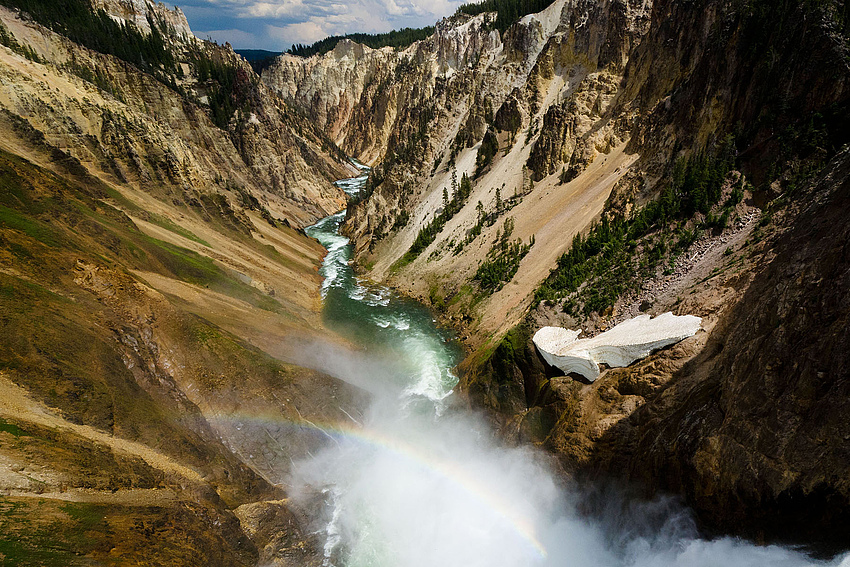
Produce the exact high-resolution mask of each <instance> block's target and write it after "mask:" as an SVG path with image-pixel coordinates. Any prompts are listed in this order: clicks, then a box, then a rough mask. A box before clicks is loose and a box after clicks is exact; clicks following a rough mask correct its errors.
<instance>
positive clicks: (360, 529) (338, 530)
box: [290, 165, 850, 567]
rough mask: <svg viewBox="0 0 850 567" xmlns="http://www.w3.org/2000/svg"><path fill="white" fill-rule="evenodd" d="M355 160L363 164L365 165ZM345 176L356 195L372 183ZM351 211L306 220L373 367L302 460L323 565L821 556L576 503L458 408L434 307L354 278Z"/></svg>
mask: <svg viewBox="0 0 850 567" xmlns="http://www.w3.org/2000/svg"><path fill="white" fill-rule="evenodd" d="M358 166H359V165H358ZM359 167H361V169H362V170H363V174H362V175H361V176H359V177H355V178H352V179H347V180H341V181H339V182H337V184H338V186H340V187H341V188H343V190H345V192H346V193H348V194H349V195H351V196H354V195H356V194H357V193H358V192H359V191H360V190H361V189H362V188H363V186H364V184H365V182H366V180H367V178H368V168H366V167H365V166H359ZM344 218H345V212H344V211H343V212H340V213H337V214H335V215H332V216H330V217H327V218H325V219H323V220H321V221H320V222H318V223H317V224H315V225H314V226H312V227H310V228H308V229H307V233H308V234H309V235H310V236H313V237H315V238H316V239H318V240H319V242H321V243H322V245H324V246H325V248H327V249H328V254H327V256H326V258H325V260H324V263H323V266H322V268H321V274H322V276H323V277H324V282H323V286H322V297H323V300H324V308H323V317H324V319H325V322H326V324H327V325H328V327H330V328H331V329H334V330H336V331H338V332H340V333H341V334H342V335H344V336H346V337H347V338H349V339H350V340H352V342H354V343H355V344H358V345H359V346H360V347H361V348H362V349H364V350H365V351H366V352H367V353H368V355H369V356H370V357H371V358H373V359H374V360H375V361H376V362H375V365H374V366H373V368H374V371H373V372H371V373H370V376H369V377H368V379H369V381H370V382H371V384H370V387H369V388H368V390H369V391H370V392H372V393H373V399H372V402H371V404H370V407H369V409H368V410H367V411H366V412H365V414H363V415H359V414H358V415H356V416H351V421H350V423H348V424H341V425H340V424H335V425H323V426H321V429H322V433H323V434H324V435H326V436H327V437H328V438H329V439H330V441H328V442H327V443H326V445H325V448H324V450H322V451H321V452H319V453H317V454H315V455H313V456H312V458H310V459H308V460H306V461H303V462H301V463H298V464H296V466H295V467H294V471H293V478H292V479H291V482H290V485H291V486H292V487H293V497H294V498H296V499H298V498H299V487H302V488H303V489H304V490H303V493H304V494H307V493H311V494H315V492H316V491H319V492H320V493H321V494H322V495H323V498H324V503H323V506H320V508H321V509H317V510H315V514H314V515H315V522H316V524H315V525H316V534H317V536H318V537H319V538H320V539H321V540H322V541H323V543H324V549H323V558H322V563H323V565H325V566H327V567H454V566H457V567H477V566H481V567H519V566H533V565H552V566H559V567H560V566H587V567H590V566H593V567H599V566H611V567H620V566H673V565H677V566H678V565H681V566H714V565H728V566H732V567H740V566H753V567H755V566H762V565H764V566H786V567H797V566H801V565H832V566H840V567H850V557H848V556H845V557H843V558H836V559H834V560H833V561H831V562H827V563H819V562H816V561H814V560H811V559H809V558H808V557H807V556H805V555H804V554H802V553H799V552H797V551H794V550H790V549H785V548H781V547H776V546H770V547H759V546H755V545H752V544H750V543H748V542H743V541H740V540H737V539H734V538H721V539H716V540H711V541H708V540H704V539H701V538H700V537H699V535H698V533H697V530H696V528H695V526H694V522H693V521H692V518H691V515H690V514H689V512H688V511H687V510H685V509H683V508H682V507H681V506H678V505H676V504H675V503H674V502H673V501H670V500H662V501H656V502H651V503H644V504H635V503H623V502H620V501H616V502H612V506H611V509H612V510H615V512H613V513H612V514H609V515H607V516H606V517H604V518H587V517H585V516H582V515H581V514H579V513H578V512H577V511H576V502H578V501H579V500H580V495H581V491H582V490H583V489H582V488H581V487H574V486H573V487H567V486H566V485H565V483H564V482H563V481H562V480H561V479H559V477H558V476H557V475H555V474H554V473H553V472H552V469H551V467H550V466H549V464H550V461H549V458H548V457H547V456H546V455H545V454H543V453H542V452H541V451H539V450H537V449H535V448H532V447H505V446H504V445H503V444H502V443H500V440H499V439H498V438H497V437H496V436H495V435H494V433H493V432H492V431H491V430H490V428H489V427H488V426H487V424H486V421H485V420H484V419H482V418H481V416H478V415H475V414H472V413H471V412H468V411H465V410H459V409H457V408H454V407H451V406H450V404H449V402H450V400H451V392H452V388H453V387H454V386H455V385H456V383H457V378H456V376H455V375H454V374H453V372H452V368H453V367H454V366H455V365H456V364H457V363H458V362H459V361H460V356H461V352H460V350H459V349H458V348H457V346H456V345H455V344H454V343H453V342H452V340H451V334H450V333H449V332H447V331H446V330H443V329H440V328H439V327H437V326H436V324H435V321H434V319H433V317H432V314H431V313H430V312H429V311H428V310H427V309H425V308H424V307H423V306H421V305H419V304H417V303H416V302H413V301H410V300H408V299H404V298H401V297H399V296H398V295H396V294H394V293H393V292H392V291H391V290H390V289H389V288H386V287H383V286H379V285H374V284H371V283H369V282H367V281H363V280H360V279H358V278H357V277H356V276H355V274H354V272H353V270H352V269H351V266H350V265H349V262H350V260H351V247H350V245H349V243H348V239H347V238H345V237H343V236H341V235H340V234H339V228H340V225H341V224H342V222H343V220H344Z"/></svg>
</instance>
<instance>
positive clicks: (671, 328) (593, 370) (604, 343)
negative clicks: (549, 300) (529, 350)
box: [532, 312, 702, 381]
mask: <svg viewBox="0 0 850 567" xmlns="http://www.w3.org/2000/svg"><path fill="white" fill-rule="evenodd" d="M701 322H702V319H700V318H699V317H695V316H693V315H683V316H677V315H673V314H672V313H670V312H667V313H664V314H662V315H659V316H658V317H655V318H654V319H651V318H650V317H649V315H639V316H638V317H635V318H634V319H629V320H627V321H623V322H622V323H620V324H619V325H617V326H615V327H614V328H612V329H609V330H608V331H605V332H604V333H600V334H598V335H596V336H595V337H593V338H590V339H579V338H578V336H579V335H580V334H581V330H578V331H573V330H570V329H564V328H563V327H543V328H541V329H540V330H539V331H537V332H536V333H535V334H534V338H533V339H532V341H534V344H535V346H536V347H537V350H539V351H540V354H542V355H543V358H544V359H545V360H546V362H548V363H549V364H551V365H552V366H555V367H557V368H560V369H561V370H563V371H564V372H565V373H566V374H569V373H571V372H575V373H577V374H581V375H582V376H584V377H585V378H587V379H588V380H591V381H593V380H595V379H596V378H597V377H598V376H599V364H606V365H608V366H612V367H613V366H617V367H619V366H628V365H629V364H631V363H632V362H634V361H636V360H639V359H641V358H644V357H646V356H649V354H650V353H652V352H653V351H655V350H658V349H660V348H662V347H665V346H668V345H672V344H675V343H678V342H679V341H681V340H683V339H686V338H688V337H690V336H692V335H694V334H695V333H696V332H697V331H698V330H699V329H700V323H701Z"/></svg>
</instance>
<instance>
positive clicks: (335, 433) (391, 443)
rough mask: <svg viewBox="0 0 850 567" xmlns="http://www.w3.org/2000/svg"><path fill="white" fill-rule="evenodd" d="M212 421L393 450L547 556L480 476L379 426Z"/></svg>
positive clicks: (255, 418) (270, 419) (254, 418)
mask: <svg viewBox="0 0 850 567" xmlns="http://www.w3.org/2000/svg"><path fill="white" fill-rule="evenodd" d="M210 421H249V422H258V423H272V424H275V425H283V426H290V427H298V428H304V429H311V430H314V431H317V432H320V433H322V434H324V435H325V436H327V437H329V438H331V439H333V440H334V441H338V438H343V439H352V440H355V441H358V442H360V443H364V444H366V445H370V446H373V447H377V448H380V449H383V450H386V451H389V452H391V453H393V454H395V455H397V456H400V457H402V458H405V459H408V460H409V461H411V462H414V463H417V464H418V465H420V466H422V467H424V468H426V469H428V470H431V471H433V472H435V473H437V474H438V475H440V476H441V477H443V478H445V479H446V480H448V481H449V482H452V483H454V484H455V485H456V486H459V487H460V488H462V489H463V490H464V491H465V492H467V493H469V494H470V495H471V496H473V497H474V498H475V499H476V500H477V501H479V502H480V503H481V504H483V505H484V506H486V507H487V508H489V509H490V510H492V511H493V512H494V513H495V514H496V515H497V516H498V517H500V518H502V519H503V520H505V521H506V522H507V523H508V524H509V525H510V526H511V527H512V528H513V529H514V531H515V532H516V533H517V534H518V535H519V536H520V537H521V538H522V539H523V540H525V541H526V542H527V543H528V544H529V546H530V547H531V548H532V549H533V550H534V551H535V552H536V553H537V554H538V555H539V556H540V558H541V559H545V558H546V555H547V554H546V548H545V547H544V546H543V544H542V543H541V542H540V540H539V539H537V535H536V533H535V532H536V530H535V528H534V526H533V524H532V523H531V521H530V520H529V519H528V518H526V517H524V516H523V515H521V514H519V513H517V511H516V510H514V509H513V508H512V507H511V506H510V505H509V504H508V503H507V502H505V501H504V499H502V498H500V497H499V495H498V494H494V493H491V492H489V491H487V490H484V489H483V488H482V487H481V486H480V483H479V482H476V479H475V478H474V477H472V476H471V475H470V474H469V473H468V472H467V471H466V470H464V469H463V467H461V466H458V465H457V464H455V463H452V462H449V461H446V460H444V459H438V458H434V457H433V456H431V455H427V454H425V453H424V452H422V451H421V450H419V449H418V448H417V447H415V446H414V445H411V444H409V443H405V442H404V441H402V440H401V439H398V438H396V437H392V436H391V435H387V434H385V433H383V432H381V431H378V430H375V429H369V428H366V427H363V426H359V425H355V424H354V423H352V424H351V425H349V424H347V423H333V424H332V423H321V424H317V423H315V422H312V421H309V420H306V419H302V420H300V421H292V420H287V419H282V418H281V417H280V416H272V415H260V414H257V415H247V414H235V415H231V416H228V417H225V416H216V417H215V418H213V419H210Z"/></svg>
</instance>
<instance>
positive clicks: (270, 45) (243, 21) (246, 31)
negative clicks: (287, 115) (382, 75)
mask: <svg viewBox="0 0 850 567" xmlns="http://www.w3.org/2000/svg"><path fill="white" fill-rule="evenodd" d="M463 2H464V0H352V1H350V2H340V0H186V4H185V6H186V10H185V11H186V14H187V16H188V17H189V23H190V25H192V26H193V29H198V30H201V29H212V30H214V31H207V32H198V35H200V36H201V37H206V34H209V35H210V36H212V37H213V38H214V39H216V40H217V41H219V42H222V41H229V42H230V43H231V44H233V45H234V46H236V45H239V46H240V47H246V46H249V43H250V42H255V43H253V44H250V47H258V48H265V49H285V48H286V47H289V45H290V44H292V43H313V42H314V41H317V40H319V39H323V38H325V37H327V36H330V35H343V34H347V33H356V32H362V33H382V32H387V31H390V30H392V29H399V28H403V27H422V26H428V25H433V24H434V23H435V22H436V21H437V20H439V19H440V18H442V17H444V16H447V15H449V14H452V13H453V12H454V11H455V10H456V9H457V7H458V6H459V5H460V4H462V3H463ZM193 16H197V20H194V21H193ZM196 22H198V23H196Z"/></svg>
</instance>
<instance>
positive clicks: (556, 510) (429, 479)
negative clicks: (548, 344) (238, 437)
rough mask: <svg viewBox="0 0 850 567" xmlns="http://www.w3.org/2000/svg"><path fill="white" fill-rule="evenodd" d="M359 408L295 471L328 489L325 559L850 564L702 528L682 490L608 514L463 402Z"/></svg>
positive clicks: (322, 525)
mask: <svg viewBox="0 0 850 567" xmlns="http://www.w3.org/2000/svg"><path fill="white" fill-rule="evenodd" d="M379 375H380V374H377V375H376V376H379ZM370 390H372V391H376V390H377V388H370ZM360 417H361V419H362V421H360V422H359V423H354V422H353V419H352V423H351V424H349V425H346V426H345V427H343V428H341V429H336V430H335V431H330V432H329V433H330V435H331V436H332V437H333V439H334V441H333V442H331V441H329V442H328V443H327V445H326V447H325V449H324V450H323V451H322V452H320V453H318V454H316V455H315V456H314V457H313V458H311V459H309V460H306V461H302V462H300V463H297V464H296V467H295V469H294V472H293V479H292V481H291V484H292V485H293V486H295V487H300V488H301V489H302V491H301V492H299V491H298V489H297V488H296V492H295V493H294V494H293V496H294V497H295V499H296V500H298V499H299V498H301V500H302V504H303V505H304V506H307V505H308V499H309V497H310V495H311V494H314V492H313V491H314V490H324V491H325V498H324V502H325V509H324V510H322V511H321V512H319V513H318V514H317V524H316V529H317V530H318V531H319V532H320V533H321V534H323V536H324V537H326V538H329V539H328V543H329V544H328V546H327V547H326V552H327V553H326V564H327V565H337V566H339V567H341V566H343V565H346V566H365V565H374V566H380V565H387V566H390V565H392V566H396V567H426V566H428V567H434V566H440V567H451V566H455V565H457V566H464V567H471V566H479V565H480V566H482V567H483V566H488V567H513V566H525V565H552V566H567V565H570V566H594V567H599V566H611V567H618V566H636V567H637V566H655V567H657V566H668V565H669V566H674V565H675V566H701V565H705V566H708V565H730V566H734V567H744V566H758V565H772V566H773V565H779V566H788V567H795V566H802V565H836V566H841V567H850V557H846V556H845V557H842V558H837V559H834V560H833V561H829V562H817V561H815V560H812V559H810V558H808V557H807V556H806V555H804V554H802V553H800V552H797V551H794V550H790V549H785V548H781V547H777V546H767V547H762V546H756V545H754V544H751V543H748V542H744V541H741V540H737V539H734V538H721V539H716V540H712V541H707V540H704V539H701V538H700V536H699V534H698V532H697V529H696V527H695V524H694V522H693V520H692V518H691V515H690V514H689V512H688V511H687V510H686V509H685V508H684V507H682V506H681V505H678V504H677V503H676V502H675V501H674V500H673V499H658V500H656V501H653V502H648V503H634V502H631V503H629V502H623V501H621V500H618V499H619V498H620V496H617V495H615V494H612V495H611V499H612V500H611V502H610V506H607V507H606V508H607V512H606V513H603V514H600V515H599V516H588V515H583V514H581V513H580V512H579V510H578V503H579V502H581V501H582V497H583V493H584V491H585V490H587V489H588V487H581V486H576V485H575V484H568V483H566V482H565V481H564V480H563V479H561V478H559V476H558V475H557V474H556V473H555V472H554V467H553V466H552V462H551V461H550V457H548V456H547V455H546V454H544V453H543V452H542V451H540V450H538V449H535V448H533V447H527V446H525V447H507V446H505V445H504V444H503V443H501V442H500V440H499V439H498V438H497V437H496V435H495V434H494V432H493V430H492V429H491V428H490V427H489V426H488V425H487V423H486V421H485V420H484V419H483V418H482V417H480V416H478V415H476V414H474V413H472V412H470V411H468V410H465V409H463V408H459V407H450V408H448V409H447V410H446V411H444V412H442V415H439V412H437V411H435V403H434V402H433V401H432V400H430V399H428V398H425V397H413V398H411V397H410V396H405V395H403V394H399V392H398V390H397V389H393V390H391V391H390V392H388V394H387V395H376V396H375V397H374V398H373V403H372V405H371V407H370V408H369V410H368V412H367V413H366V414H364V415H362V416H360ZM309 505H314V504H309Z"/></svg>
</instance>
